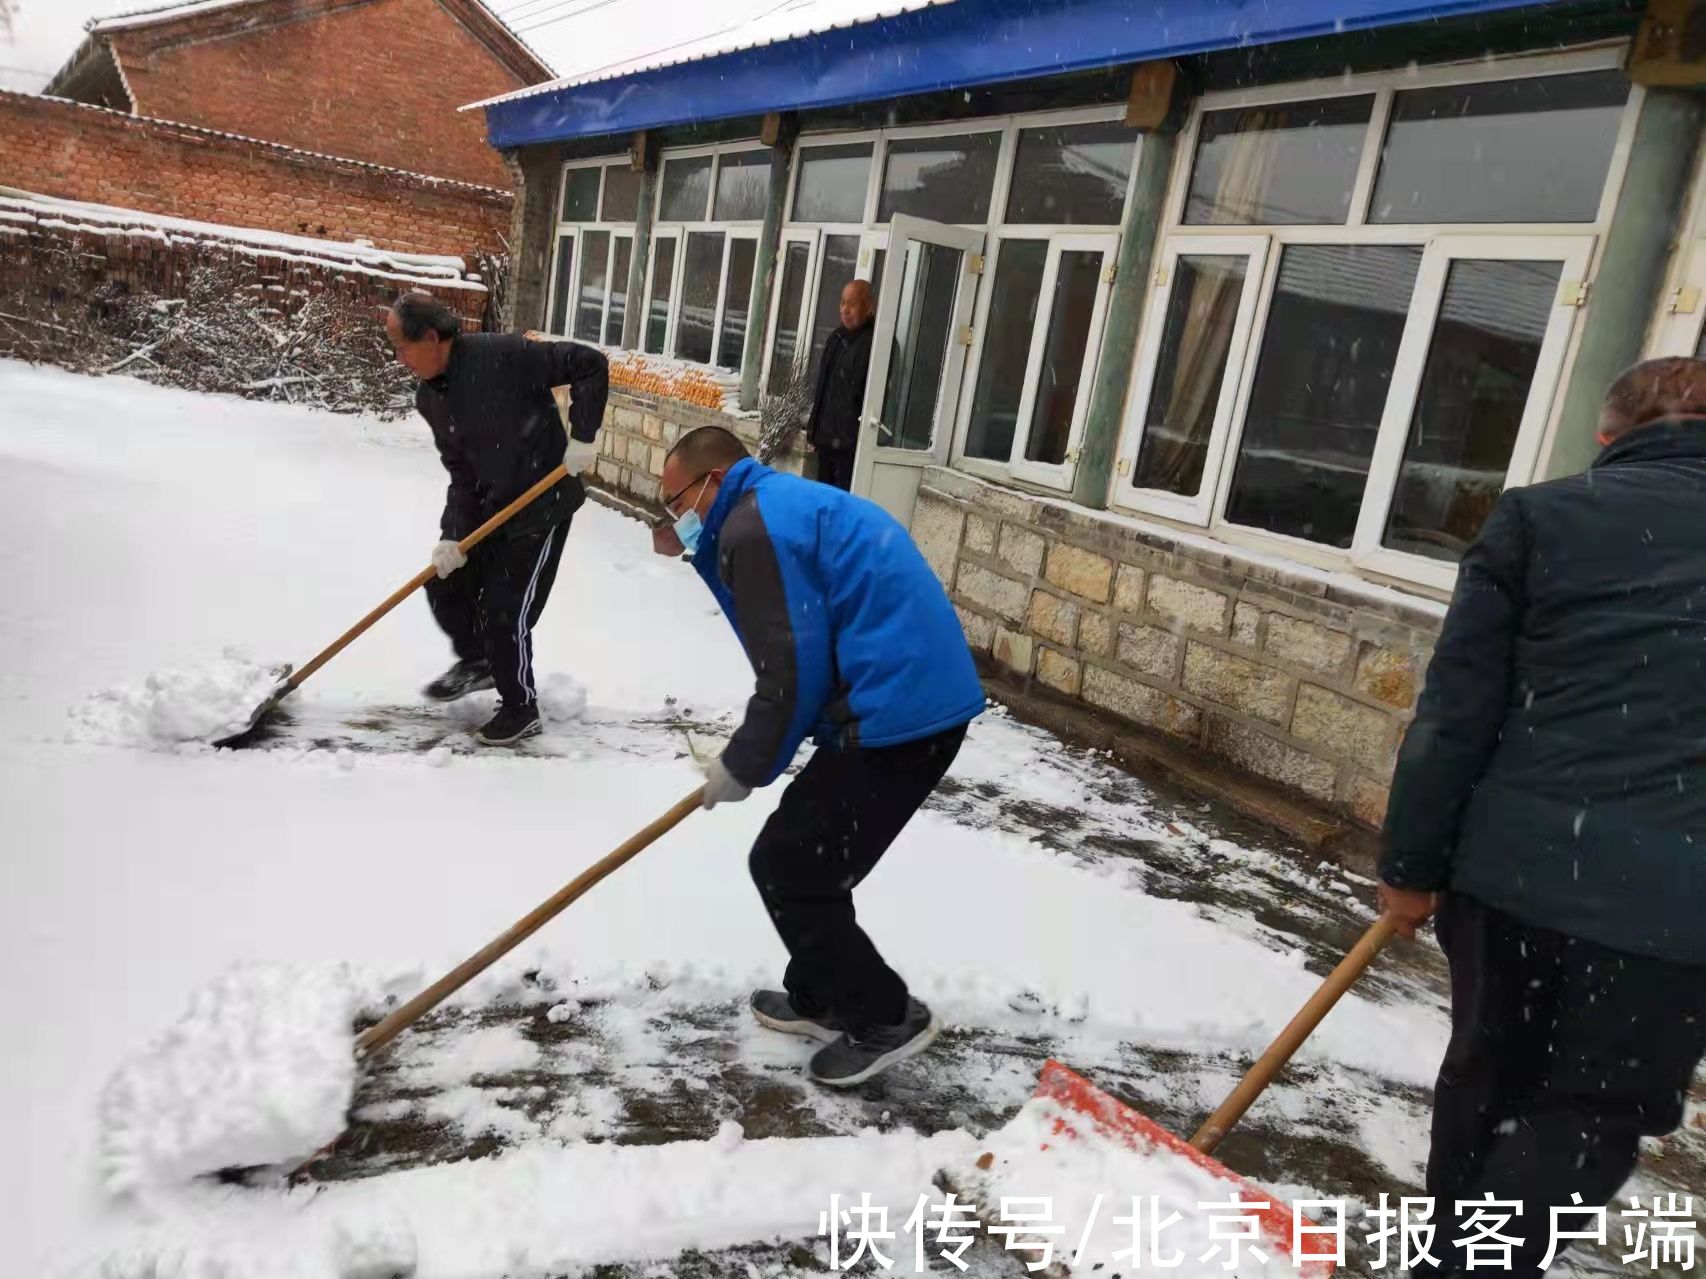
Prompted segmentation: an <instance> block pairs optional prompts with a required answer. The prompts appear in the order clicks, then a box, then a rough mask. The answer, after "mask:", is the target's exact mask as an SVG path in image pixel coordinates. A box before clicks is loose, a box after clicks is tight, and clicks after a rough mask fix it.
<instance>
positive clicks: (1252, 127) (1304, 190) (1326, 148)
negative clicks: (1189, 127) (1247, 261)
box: [1185, 97, 1374, 226]
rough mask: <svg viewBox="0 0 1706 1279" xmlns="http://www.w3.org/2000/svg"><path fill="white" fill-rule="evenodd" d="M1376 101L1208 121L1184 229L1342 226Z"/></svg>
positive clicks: (1281, 107) (1235, 111)
mask: <svg viewBox="0 0 1706 1279" xmlns="http://www.w3.org/2000/svg"><path fill="white" fill-rule="evenodd" d="M1373 109H1374V99H1373V98H1372V97H1360V98H1326V99H1323V100H1322V101H1320V102H1276V103H1274V104H1272V105H1270V106H1260V107H1232V108H1229V109H1227V110H1225V111H1207V112H1204V113H1203V118H1202V126H1201V128H1200V130H1199V131H1198V134H1197V155H1196V167H1195V168H1194V169H1193V170H1192V172H1191V186H1190V191H1189V193H1188V195H1187V196H1186V198H1185V221H1186V222H1189V223H1192V224H1194V225H1199V226H1200V225H1209V226H1284V225H1296V224H1304V223H1326V222H1343V221H1344V220H1345V218H1346V217H1347V216H1348V215H1349V213H1350V208H1351V188H1352V187H1353V186H1355V185H1356V174H1357V164H1358V162H1359V161H1360V160H1361V158H1362V148H1363V142H1364V140H1365V138H1366V136H1367V134H1368V119H1369V113H1370V112H1371V111H1372V110H1373Z"/></svg>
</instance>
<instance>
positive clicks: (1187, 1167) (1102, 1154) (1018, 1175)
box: [950, 1061, 1335, 1279]
mask: <svg viewBox="0 0 1706 1279" xmlns="http://www.w3.org/2000/svg"><path fill="white" fill-rule="evenodd" d="M983 1149H984V1152H985V1153H984V1154H983V1155H982V1156H981V1157H980V1158H979V1159H978V1160H977V1164H976V1168H975V1170H964V1169H954V1170H951V1173H950V1181H951V1183H952V1184H953V1185H955V1186H959V1187H962V1188H964V1189H965V1190H966V1191H967V1192H969V1193H970V1195H971V1196H972V1198H973V1199H974V1200H975V1201H976V1202H978V1203H980V1204H981V1205H982V1206H983V1209H984V1215H985V1216H986V1218H987V1219H988V1221H989V1224H990V1225H992V1226H999V1227H1000V1228H1001V1229H1002V1230H1003V1231H1004V1232H1006V1231H1011V1232H1012V1234H1011V1235H1009V1238H1010V1239H1012V1242H1011V1243H1010V1244H1009V1247H1012V1248H1015V1249H1019V1248H1024V1249H1027V1250H1030V1249H1034V1248H1036V1247H1037V1246H1038V1244H1039V1243H1040V1241H1042V1240H1044V1239H1045V1238H1050V1237H1052V1241H1053V1245H1052V1246H1053V1250H1054V1256H1055V1257H1056V1258H1057V1259H1058V1260H1060V1261H1062V1262H1065V1263H1066V1264H1067V1265H1068V1267H1069V1268H1070V1269H1071V1270H1072V1271H1073V1272H1074V1273H1085V1274H1088V1273H1089V1272H1090V1271H1092V1270H1098V1271H1101V1272H1104V1273H1113V1272H1115V1271H1118V1270H1121V1269H1122V1268H1124V1269H1130V1268H1133V1267H1135V1266H1137V1265H1145V1266H1147V1265H1150V1264H1152V1263H1151V1262H1150V1261H1149V1258H1148V1257H1147V1256H1145V1257H1142V1258H1134V1257H1132V1256H1131V1254H1130V1253H1129V1252H1127V1253H1126V1255H1125V1256H1124V1257H1120V1258H1116V1257H1115V1255H1114V1254H1115V1253H1116V1252H1119V1251H1121V1250H1129V1249H1131V1248H1132V1247H1133V1246H1134V1244H1135V1245H1140V1246H1141V1248H1142V1250H1143V1252H1144V1253H1145V1254H1147V1253H1149V1252H1150V1250H1151V1249H1155V1250H1157V1251H1158V1252H1159V1254H1160V1255H1161V1257H1162V1258H1170V1257H1172V1256H1173V1255H1175V1254H1182V1255H1183V1258H1184V1259H1185V1260H1186V1262H1187V1263H1188V1264H1192V1265H1195V1264H1197V1263H1199V1262H1200V1261H1203V1260H1205V1258H1206V1256H1207V1255H1213V1263H1212V1269H1214V1270H1215V1272H1216V1273H1221V1274H1230V1275H1232V1276H1234V1279H1268V1277H1269V1276H1272V1277H1275V1279H1277V1277H1278V1276H1282V1275H1290V1276H1302V1277H1303V1279H1327V1277H1328V1276H1330V1275H1331V1274H1332V1273H1333V1271H1334V1268H1335V1267H1334V1262H1333V1259H1332V1257H1331V1256H1325V1257H1323V1256H1317V1255H1315V1254H1317V1253H1319V1252H1321V1251H1323V1250H1324V1249H1326V1248H1328V1246H1329V1245H1330V1243H1331V1240H1329V1239H1327V1238H1325V1237H1323V1236H1322V1235H1307V1234H1306V1235H1304V1236H1303V1239H1302V1243H1303V1245H1304V1251H1303V1253H1302V1254H1301V1256H1302V1260H1301V1261H1300V1262H1298V1263H1297V1264H1295V1265H1294V1264H1293V1260H1292V1258H1293V1249H1294V1247H1296V1246H1297V1240H1298V1237H1297V1234H1296V1231H1297V1228H1298V1227H1299V1226H1302V1227H1303V1228H1304V1229H1305V1230H1308V1229H1310V1228H1312V1227H1314V1226H1315V1223H1314V1222H1312V1221H1310V1220H1309V1219H1308V1218H1307V1217H1302V1216H1299V1215H1298V1214H1295V1213H1293V1212H1292V1211H1291V1210H1290V1209H1289V1208H1288V1207H1287V1206H1286V1204H1285V1201H1284V1200H1283V1199H1281V1198H1280V1197H1279V1196H1278V1195H1274V1194H1270V1193H1268V1192H1267V1191H1265V1190H1263V1189H1262V1188H1261V1187H1260V1186H1257V1185H1255V1184H1254V1183H1253V1182H1251V1181H1248V1180H1246V1179H1245V1178H1243V1177H1240V1176H1239V1175H1238V1174H1237V1173H1235V1172H1233V1171H1232V1170H1231V1169H1230V1168H1227V1167H1226V1166H1225V1165H1224V1164H1222V1163H1221V1162H1220V1161H1219V1160H1217V1159H1215V1158H1213V1157H1212V1156H1210V1155H1206V1154H1204V1153H1203V1152H1202V1151H1200V1150H1197V1149H1196V1148H1194V1147H1192V1146H1190V1145H1189V1144H1187V1143H1186V1142H1184V1141H1181V1140H1180V1139H1179V1138H1178V1137H1176V1136H1174V1135H1173V1134H1172V1133H1170V1132H1168V1131H1167V1130H1166V1129H1165V1128H1163V1127H1162V1126H1161V1125H1160V1124H1158V1123H1156V1122H1155V1121H1154V1120H1152V1119H1149V1118H1148V1117H1146V1116H1145V1115H1143V1114H1141V1113H1140V1112H1138V1111H1136V1110H1134V1109H1132V1107H1130V1106H1128V1105H1126V1104H1125V1103H1124V1102H1122V1101H1120V1100H1118V1099H1117V1098H1115V1097H1112V1096H1110V1095H1109V1094H1108V1093H1105V1092H1103V1091H1102V1090H1101V1089H1100V1088H1098V1087H1096V1086H1095V1085H1094V1084H1092V1083H1091V1082H1090V1081H1089V1080H1087V1079H1085V1078H1084V1077H1083V1076H1082V1075H1079V1074H1077V1073H1075V1072H1074V1071H1072V1070H1070V1069H1068V1068H1067V1067H1066V1066H1064V1065H1062V1064H1061V1063H1060V1062H1058V1061H1049V1062H1047V1063H1046V1064H1045V1065H1044V1066H1043V1069H1042V1074H1041V1076H1040V1077H1039V1079H1038V1081H1037V1088H1036V1091H1035V1093H1034V1094H1033V1095H1032V1097H1031V1100H1030V1101H1028V1102H1026V1103H1025V1105H1024V1106H1023V1107H1022V1108H1021V1109H1020V1111H1019V1113H1018V1114H1017V1115H1015V1116H1014V1118H1013V1120H1012V1121H1011V1122H1010V1123H1009V1124H1008V1125H1007V1126H1006V1127H1004V1128H1002V1129H1000V1130H999V1131H997V1132H995V1133H992V1134H990V1136H989V1137H988V1138H987V1140H986V1142H985V1144H984V1147H983ZM1152 1196H1153V1198H1152ZM1234 1199H1236V1200H1237V1202H1238V1204H1239V1206H1238V1207H1236V1208H1234V1207H1233V1206H1232V1202H1233V1200H1234ZM1023 1200H1028V1201H1029V1202H1028V1203H1026V1204H1023V1205H1022V1206H1021V1204H1020V1203H1019V1202H1018V1201H1023ZM1042 1200H1046V1201H1047V1202H1048V1204H1049V1205H1050V1208H1051V1220H1050V1222H1049V1223H1043V1222H1035V1224H1031V1225H1029V1226H1027V1224H1026V1222H1025V1218H1024V1216H1023V1215H1022V1213H1024V1212H1029V1211H1031V1210H1033V1209H1034V1207H1035V1205H1036V1204H1037V1203H1038V1202H1039V1201H1042ZM1134 1203H1135V1205H1136V1207H1135V1209H1134ZM1003 1205H1011V1206H1012V1207H1013V1208H1014V1209H1016V1210H1015V1211H1012V1212H1011V1213H1010V1214H1009V1207H1008V1206H1003ZM998 1206H999V1207H1000V1212H1001V1214H1009V1215H1008V1216H1006V1217H1001V1216H998V1215H996V1214H994V1213H992V1212H991V1210H992V1209H995V1208H997V1207H998ZM1207 1206H1212V1211H1211V1210H1210V1208H1209V1207H1207ZM1174 1213H1176V1214H1178V1219H1177V1220H1176V1221H1172V1220H1171V1217H1170V1214H1174ZM1134 1216H1136V1217H1137V1218H1138V1222H1137V1224H1135V1225H1134V1224H1133V1222H1132V1218H1133V1217H1134ZM1116 1218H1118V1219H1119V1220H1118V1221H1116ZM1216 1218H1218V1222H1219V1224H1220V1225H1221V1229H1220V1231H1219V1232H1218V1233H1217V1232H1214V1231H1212V1230H1211V1228H1210V1222H1211V1220H1214V1219H1216ZM1240 1218H1254V1219H1255V1220H1256V1223H1257V1232H1258V1234H1259V1238H1254V1239H1247V1240H1239V1241H1237V1243H1236V1244H1234V1243H1233V1242H1231V1240H1230V1236H1231V1235H1232V1234H1235V1233H1238V1228H1239V1226H1240V1224H1241V1223H1240V1220H1239V1219H1240ZM1156 1220H1160V1221H1163V1222H1169V1223H1170V1224H1168V1225H1166V1226H1164V1227H1163V1228H1162V1229H1161V1230H1160V1231H1159V1233H1157V1232H1156V1229H1155V1221H1156ZM1032 1221H1035V1218H1034V1217H1033V1218H1032ZM1045 1224H1052V1225H1053V1226H1054V1227H1055V1229H1054V1230H1053V1232H1052V1236H1051V1235H1048V1234H1045V1233H1044V1230H1043V1229H1040V1228H1039V1227H1041V1226H1044V1225H1045ZM1233 1248H1236V1249H1238V1251H1237V1252H1234V1253H1229V1251H1228V1250H1229V1249H1233ZM1215 1249H1218V1250H1219V1251H1218V1253H1215V1252H1214V1250H1215ZM1257 1250H1260V1253H1261V1254H1262V1255H1261V1256H1257V1255H1256V1252H1257ZM1229 1256H1235V1257H1236V1258H1237V1264H1236V1265H1235V1266H1234V1267H1232V1268H1231V1269H1230V1270H1227V1269H1224V1267H1225V1266H1226V1264H1227V1260H1228V1258H1229ZM1162 1264H1165V1263H1164V1262H1163V1263H1162Z"/></svg>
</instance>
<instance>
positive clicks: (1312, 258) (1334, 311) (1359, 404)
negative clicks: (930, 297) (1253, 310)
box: [1226, 244, 1422, 548]
mask: <svg viewBox="0 0 1706 1279" xmlns="http://www.w3.org/2000/svg"><path fill="white" fill-rule="evenodd" d="M1421 261H1422V251H1421V249H1420V248H1417V247H1414V246H1409V245H1403V246H1399V245H1367V244H1365V245H1355V244H1310V245H1304V244H1293V245H1289V246H1287V247H1286V249H1285V252H1284V255H1283V256H1282V257H1281V258H1280V267H1279V280H1278V282H1277V284H1276V285H1275V290H1274V297H1273V301H1272V303H1271V304H1270V306H1269V308H1268V319H1267V330H1266V332H1265V333H1264V334H1263V337H1262V354H1261V360H1260V362H1259V363H1258V365H1257V366H1256V378H1255V382H1254V384H1253V385H1252V387H1251V389H1250V403H1249V407H1248V408H1247V409H1246V410H1245V414H1244V435H1243V439H1242V440H1241V442H1240V444H1239V447H1238V467H1237V470H1236V471H1235V472H1234V473H1233V476H1232V491H1231V493H1230V494H1229V496H1228V498H1227V504H1226V518H1227V519H1228V520H1231V521H1232V522H1233V523H1235V524H1247V525H1250V526H1252V527H1254V528H1259V529H1265V530H1267V531H1268V532H1270V533H1284V534H1288V535H1289V536H1292V537H1301V538H1307V539H1308V540H1309V541H1312V542H1321V543H1323V544H1325V545H1327V546H1337V547H1341V548H1344V547H1349V546H1350V544H1351V534H1352V533H1353V532H1355V531H1356V523H1357V513H1358V510H1359V509H1360V507H1361V505H1362V494H1363V487H1364V484H1365V482H1366V480H1367V478H1368V462H1369V458H1370V457H1371V456H1372V455H1373V453H1374V439H1375V436H1376V434H1377V433H1378V432H1379V430H1380V418H1381V414H1382V413H1383V412H1384V411H1385V408H1386V393H1387V391H1388V390H1389V389H1390V387H1391V384H1392V366H1393V364H1394V362H1395V361H1396V360H1397V358H1398V341H1399V339H1400V338H1401V337H1402V336H1403V333H1404V323H1405V320H1406V319H1407V318H1408V316H1409V310H1410V294H1411V293H1412V292H1413V291H1414V289H1415V286H1416V270H1417V268H1418V267H1420V265H1421Z"/></svg>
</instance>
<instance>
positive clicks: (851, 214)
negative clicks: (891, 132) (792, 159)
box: [793, 142, 871, 222]
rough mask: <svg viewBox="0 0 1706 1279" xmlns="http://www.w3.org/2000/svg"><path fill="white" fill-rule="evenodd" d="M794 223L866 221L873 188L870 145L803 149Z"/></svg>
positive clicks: (858, 143) (795, 192) (859, 144)
mask: <svg viewBox="0 0 1706 1279" xmlns="http://www.w3.org/2000/svg"><path fill="white" fill-rule="evenodd" d="M799 165H800V178H799V185H798V187H797V189H796V190H795V191H794V218H793V220H794V221H795V222H863V221H864V220H865V193H866V191H867V190H868V189H869V187H870V185H871V144H870V143H869V142H857V143H850V144H848V145H846V146H838V147H802V148H801V149H800V160H799Z"/></svg>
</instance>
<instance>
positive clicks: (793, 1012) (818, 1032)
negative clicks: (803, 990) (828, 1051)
mask: <svg viewBox="0 0 1706 1279" xmlns="http://www.w3.org/2000/svg"><path fill="white" fill-rule="evenodd" d="M751 1002H752V1015H753V1017H754V1018H756V1019H757V1021H758V1024H759V1025H761V1026H768V1027H770V1029H771V1030H779V1031H781V1032H782V1033H783V1034H784V1035H800V1036H803V1037H804V1038H806V1039H815V1040H817V1041H818V1043H820V1044H827V1043H832V1042H834V1041H835V1040H836V1039H837V1038H839V1037H840V1035H841V1023H840V1022H839V1021H837V1020H836V1019H835V1018H833V1017H807V1016H806V1015H805V1014H804V1013H802V1012H800V1011H799V1010H798V1009H796V1008H795V1007H794V1003H793V1001H792V1000H791V999H789V998H788V996H787V993H786V992H785V991H780V990H755V991H753V992H752V1001H751Z"/></svg>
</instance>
